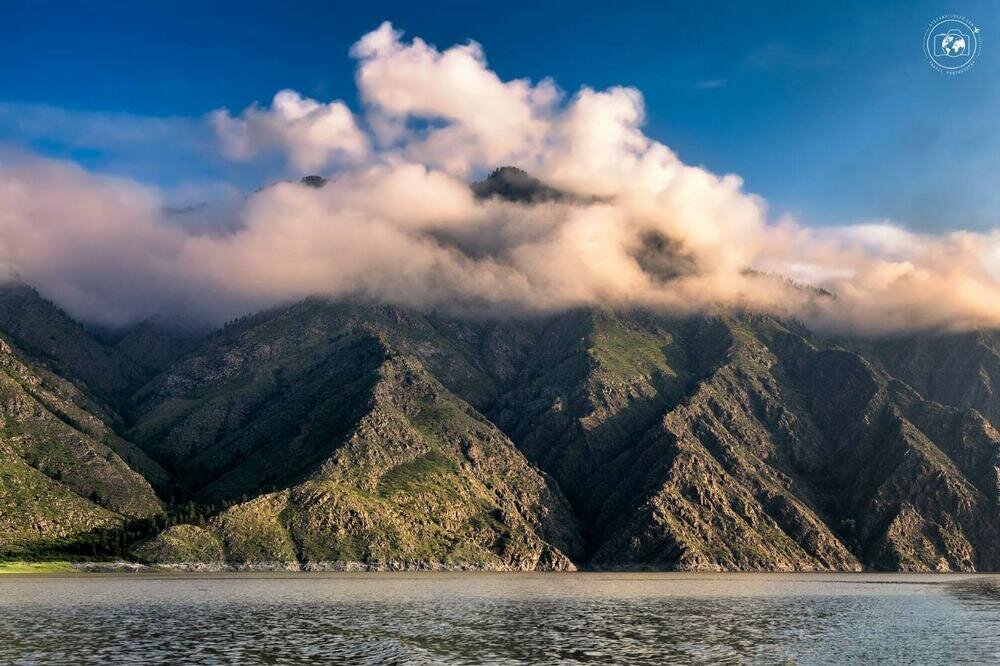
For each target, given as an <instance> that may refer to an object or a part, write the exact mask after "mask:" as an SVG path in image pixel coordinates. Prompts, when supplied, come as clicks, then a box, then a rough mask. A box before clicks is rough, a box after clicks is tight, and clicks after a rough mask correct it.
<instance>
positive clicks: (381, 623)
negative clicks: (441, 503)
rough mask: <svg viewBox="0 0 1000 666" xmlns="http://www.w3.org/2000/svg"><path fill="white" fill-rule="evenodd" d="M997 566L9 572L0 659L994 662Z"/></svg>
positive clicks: (0, 602) (0, 581)
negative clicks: (973, 570)
mask: <svg viewBox="0 0 1000 666" xmlns="http://www.w3.org/2000/svg"><path fill="white" fill-rule="evenodd" d="M998 661H1000V576H997V575H955V574H952V575H908V574H884V575H878V574H844V575H838V574H803V575H792V574H787V575H785V574H773V575H772V574H685V573H664V574H659V573H576V574H485V573H469V574H465V573H411V574H387V573H365V574H356V573H355V574H349V573H343V574H307V573H295V574H171V575H138V574H121V575H118V574H99V575H84V574H70V575H30V576H24V575H7V576H2V577H0V663H2V664H21V663H25V664H29V663H31V664H33V663H43V664H69V663H116V662H117V663H133V664H134V663H137V662H142V663H164V664H178V663H193V664H213V663H233V662H240V663H262V664H285V663H302V662H314V663H315V662H350V663H357V664H366V663H370V664H382V663H443V664H470V663H495V664H522V663H624V664H662V663H666V662H673V663H677V662H682V663H720V662H721V663H745V662H760V663H769V664H771V663H804V664H823V663H839V662H854V663H857V662H867V663H884V662H893V663H900V662H903V663H928V664H933V663H943V662H948V663H957V662H968V663H988V662H993V663H996V662H998Z"/></svg>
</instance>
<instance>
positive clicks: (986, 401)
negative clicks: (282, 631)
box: [0, 193, 1000, 571]
mask: <svg viewBox="0 0 1000 666" xmlns="http://www.w3.org/2000/svg"><path fill="white" fill-rule="evenodd" d="M498 195H500V196H507V195H506V194H503V193H500V194H498ZM29 295H30V294H29ZM20 297H23V298H27V296H25V295H24V294H23V293H22V294H21V296H20ZM29 301H30V299H29ZM39 307H40V308H41V312H42V313H43V315H44V319H45V320H46V321H48V320H49V318H50V317H56V320H57V321H59V322H61V323H60V324H59V326H60V327H61V328H60V330H62V331H64V332H65V335H68V336H70V337H73V336H86V335H87V333H86V331H84V330H83V329H81V328H78V327H77V328H75V329H74V328H72V326H73V324H72V322H71V321H70V323H69V324H67V323H66V321H69V320H68V319H65V315H62V314H61V313H58V311H55V314H53V311H52V310H51V309H47V308H51V306H46V307H41V306H39ZM43 315H38V314H35V315H32V317H41V316H43ZM8 319H9V318H8ZM15 328H17V329H18V331H19V333H18V334H17V336H13V339H14V340H15V342H16V341H17V340H24V341H29V342H30V341H32V340H35V341H36V342H35V343H34V344H36V347H35V348H36V349H40V348H41V347H39V346H38V345H40V343H39V342H37V340H39V339H40V338H44V336H40V335H38V334H36V333H33V332H32V331H31V330H28V329H30V327H28V328H27V329H26V328H25V326H24V325H20V326H19V327H15ZM0 330H4V329H3V325H2V323H0ZM72 331H75V332H72ZM60 335H63V333H60ZM168 339H169V338H167V337H164V335H161V334H160V333H158V332H157V331H155V330H152V329H149V328H145V329H142V328H137V329H136V330H134V331H132V332H130V333H129V334H128V335H126V336H125V337H124V338H123V339H122V340H121V341H119V342H118V343H116V344H117V346H115V345H112V344H110V343H104V342H100V341H98V340H96V339H92V338H88V339H87V340H86V341H82V342H81V341H77V342H76V343H74V344H75V345H76V348H77V350H78V351H74V352H72V353H69V352H66V351H60V350H61V349H62V343H59V345H60V348H59V349H55V350H48V351H47V352H45V353H44V354H39V355H36V354H33V353H30V352H28V351H22V350H19V349H18V348H17V347H14V346H10V345H7V346H5V347H4V348H3V350H0V351H2V352H3V353H0V512H3V513H0V545H2V544H6V546H5V547H6V548H7V549H8V551H10V550H12V549H14V550H16V549H17V548H19V547H25V548H27V546H25V544H32V543H34V544H38V543H47V541H46V540H47V539H50V540H59V539H71V538H73V535H80V534H85V533H87V532H90V531H94V530H98V529H100V528H102V527H106V526H108V525H114V524H117V523H120V522H121V521H123V520H125V519H126V517H142V516H148V515H150V514H153V513H156V512H158V511H160V510H161V506H162V505H161V503H160V502H159V500H158V499H157V498H156V495H155V494H154V493H153V491H152V489H151V488H150V486H149V483H147V481H146V479H148V480H149V481H152V483H153V486H154V487H156V488H158V489H161V490H162V491H163V493H164V494H165V496H169V495H174V496H176V497H177V498H178V499H181V500H188V499H193V500H194V501H196V502H198V503H201V505H202V506H205V507H214V510H213V511H212V512H211V515H210V516H209V517H208V519H207V521H206V522H205V523H204V525H200V524H199V526H195V525H175V526H173V527H170V528H168V529H167V530H165V531H164V532H162V533H161V534H160V535H159V536H157V537H155V538H152V539H147V540H146V541H145V542H143V543H142V544H141V545H137V546H136V549H135V553H136V554H137V555H138V556H139V557H141V558H142V559H143V560H144V561H149V562H161V563H168V564H169V566H173V567H188V566H203V567H215V568H218V569H220V570H221V569H224V568H228V567H243V568H251V569H253V568H256V569H261V570H269V569H275V568H278V569H281V568H289V569H299V568H307V569H366V568H368V569H377V570H399V569H460V568H467V567H472V568H480V569H491V570H527V569H572V568H574V567H579V566H584V567H593V568H656V569H684V570H775V571H826V570H859V569H861V568H873V569H885V570H909V571H932V570H965V571H969V570H997V569H1000V434H998V432H997V428H996V422H995V419H996V413H997V412H996V410H997V400H996V393H995V392H994V390H993V387H994V386H995V385H996V381H997V372H996V371H997V368H998V367H1000V366H998V365H997V354H996V350H997V348H998V347H1000V345H997V338H996V334H995V333H988V332H987V333H978V334H967V335H959V336H927V335H925V336H911V337H908V338H897V339H893V340H881V341H874V342H873V341H860V342H858V341H847V342H844V341H840V342H833V341H829V340H824V339H822V338H819V337H817V336H815V335H814V334H813V333H811V332H810V331H808V330H806V329H805V328H803V327H802V326H799V325H797V324H794V323H790V322H787V321H782V320H780V319H775V318H772V317H765V316H736V315H733V316H718V317H700V318H698V317H695V318H685V319H680V318H674V317H668V316H663V315H657V314H653V313H648V312H615V311H610V310H608V311H604V310H580V311H574V312H567V313H563V314H558V315H551V316H545V317H537V318H525V319H521V320H515V319H506V320H502V321H484V320H471V319H462V318H453V317H447V316H443V315H435V314H421V313H417V312H413V311H406V310H400V309H396V308H391V307H385V306H377V307H376V306H365V305H359V304H346V303H339V304H336V303H329V302H325V301H322V300H319V299H309V300H306V301H304V302H302V303H299V304H296V305H293V306H289V307H286V308H281V309H278V310H275V311H271V312H265V313H261V314H258V315H254V316H252V317H248V318H245V319H243V320H241V321H238V322H235V323H233V324H231V325H229V326H227V327H225V328H223V329H222V330H220V331H217V332H215V333H213V334H211V335H209V336H208V337H206V338H204V339H203V340H201V342H200V343H199V344H197V345H196V346H195V345H192V346H191V347H185V348H184V349H183V350H182V351H181V352H180V353H179V354H178V353H177V352H176V351H174V350H173V347H172V346H171V344H170V343H168V342H165V341H166V340H168ZM189 343H190V341H188V342H186V343H184V344H189ZM68 344H69V343H67V345H68ZM95 345H96V347H95ZM146 346H149V347H150V349H151V350H155V353H151V354H150V357H149V362H144V361H143V353H142V349H143V348H144V347H146ZM88 349H89V350H91V351H89V352H86V353H84V352H81V351H79V350H88ZM94 350H96V351H94ZM963 350H964V351H963ZM43 351H44V350H43ZM56 352H59V353H56ZM941 358H945V359H948V360H946V361H940V360H939V359H941ZM79 359H84V361H79ZM93 359H105V360H101V361H100V362H99V363H96V362H92V361H93ZM107 359H110V360H107ZM78 361H79V362H81V363H82V367H77V363H78ZM105 361H107V362H105ZM97 368H99V369H97ZM122 368H124V369H125V370H121V369H122ZM161 369H165V370H164V371H163V372H160V373H159V374H157V375H156V376H151V375H153V374H154V373H157V372H159V371H160V370H161ZM62 377H69V378H71V379H73V380H74V381H73V382H70V381H67V380H66V379H63V378H62ZM84 377H86V379H84ZM94 387H103V388H101V389H100V390H98V389H96V388H94ZM123 387H124V388H123ZM122 395H126V396H127V397H125V398H122V397H120V396H122ZM116 396H118V397H116ZM119 413H123V414H126V415H127V418H128V420H129V421H128V425H127V426H125V425H124V424H125V423H126V420H125V419H123V418H122V417H120V416H118V414H119ZM991 419H994V421H993V422H991ZM123 435H124V436H123ZM130 442H134V444H132V443H130ZM153 460H155V461H157V462H153ZM161 464H162V465H163V468H161V467H160V465H161ZM164 468H166V469H165V470H164ZM143 477H145V478H143ZM8 507H13V508H8ZM160 524H161V525H162V524H163V523H162V522H161V523H160Z"/></svg>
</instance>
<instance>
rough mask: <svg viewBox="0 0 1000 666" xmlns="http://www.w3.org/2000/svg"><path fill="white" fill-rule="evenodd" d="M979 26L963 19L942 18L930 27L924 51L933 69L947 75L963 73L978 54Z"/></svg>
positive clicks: (956, 17)
mask: <svg viewBox="0 0 1000 666" xmlns="http://www.w3.org/2000/svg"><path fill="white" fill-rule="evenodd" d="M979 38H980V30H979V26H977V25H976V24H974V23H973V22H972V21H970V20H969V19H967V18H965V17H964V16H959V15H957V14H948V15H946V16H939V17H938V18H936V19H934V20H933V21H931V22H930V23H929V24H928V28H927V32H926V33H925V34H924V52H925V53H926V54H927V60H928V62H929V63H930V65H931V67H933V68H934V69H936V70H937V71H939V72H943V73H945V74H961V73H962V72H966V71H968V70H969V68H971V67H972V65H973V64H974V63H975V62H976V57H977V56H978V55H979V46H980V43H979V41H980V40H979Z"/></svg>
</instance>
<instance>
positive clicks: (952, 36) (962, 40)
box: [935, 30, 969, 58]
mask: <svg viewBox="0 0 1000 666" xmlns="http://www.w3.org/2000/svg"><path fill="white" fill-rule="evenodd" d="M935 39H937V40H938V41H939V46H940V49H939V53H940V55H946V56H950V57H952V58H956V57H958V56H960V55H962V54H963V53H965V50H966V49H967V48H969V40H968V38H967V37H966V36H965V35H963V34H962V33H961V32H959V31H958V30H949V31H948V32H947V33H946V34H944V35H936V36H935ZM935 50H938V49H935Z"/></svg>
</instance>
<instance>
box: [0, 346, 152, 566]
mask: <svg viewBox="0 0 1000 666" xmlns="http://www.w3.org/2000/svg"><path fill="white" fill-rule="evenodd" d="M74 390H75V389H74V387H72V386H71V385H69V384H68V383H66V382H64V381H62V380H59V378H57V377H55V376H54V375H52V374H51V373H48V372H47V371H44V370H36V369H33V368H32V367H31V366H30V365H28V364H27V363H26V362H25V361H24V360H23V359H22V358H21V357H20V356H19V354H18V353H17V350H16V349H14V348H13V347H11V346H10V345H9V344H8V343H7V342H6V341H4V340H3V339H0V470H2V471H0V476H2V483H0V552H6V553H29V554H30V553H32V552H37V551H41V550H45V549H52V548H61V547H71V546H72V545H73V544H74V542H75V541H78V540H80V539H84V540H86V539H88V538H90V536H91V533H92V532H94V531H95V530H98V529H101V528H109V527H113V526H117V525H121V524H122V523H123V522H124V521H125V520H126V519H129V518H140V517H148V516H151V515H154V514H157V513H159V512H160V511H162V509H163V506H162V504H161V503H160V500H159V499H158V498H157V496H156V494H155V492H154V491H153V489H152V487H151V486H150V484H149V481H147V478H149V479H153V480H159V481H162V480H163V479H164V474H165V473H164V472H163V470H162V469H161V468H160V467H159V466H158V465H157V464H156V463H154V462H153V461H152V460H150V459H149V458H148V457H147V456H146V455H145V454H144V453H143V452H142V451H140V450H139V449H137V448H135V447H133V446H132V445H131V444H129V443H128V442H126V441H124V440H122V439H121V438H119V437H117V436H116V435H115V434H114V433H113V432H112V431H111V430H110V429H109V428H108V427H107V425H105V424H104V423H103V422H102V421H101V420H100V419H99V418H98V417H97V416H95V415H93V414H91V413H88V412H86V411H85V410H83V409H81V408H80V407H79V406H78V405H77V404H76V402H75V401H74V400H73V399H72V398H73V393H74ZM80 401H81V402H83V400H82V399H81V400H80ZM123 456H124V457H125V458H126V459H128V460H129V461H130V463H131V465H132V466H130V464H129V463H127V462H126V460H125V459H123ZM136 470H140V471H141V472H142V474H145V477H144V476H143V475H142V474H140V473H139V472H137V471H136Z"/></svg>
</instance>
